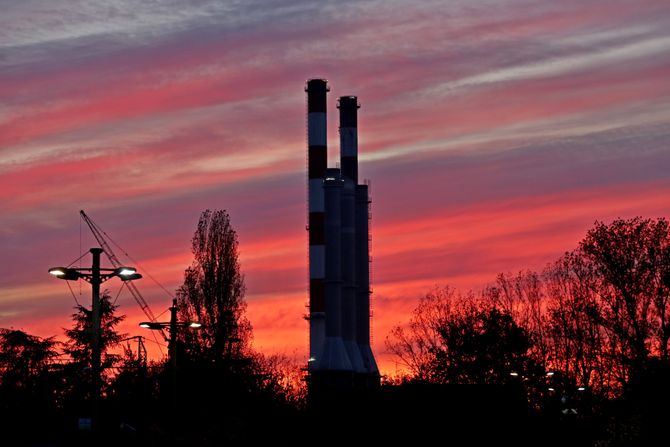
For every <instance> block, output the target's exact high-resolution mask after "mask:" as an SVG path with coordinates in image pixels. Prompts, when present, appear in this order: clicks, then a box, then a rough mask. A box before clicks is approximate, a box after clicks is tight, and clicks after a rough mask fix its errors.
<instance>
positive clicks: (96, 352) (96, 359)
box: [90, 248, 102, 432]
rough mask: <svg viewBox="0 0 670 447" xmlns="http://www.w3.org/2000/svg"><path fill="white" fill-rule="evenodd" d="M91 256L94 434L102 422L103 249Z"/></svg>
mask: <svg viewBox="0 0 670 447" xmlns="http://www.w3.org/2000/svg"><path fill="white" fill-rule="evenodd" d="M90 251H91V255H92V256H93V264H92V266H91V278H90V281H91V289H92V291H93V294H92V295H93V302H92V304H91V313H92V320H93V324H92V328H91V330H92V331H93V334H92V335H93V337H92V343H91V344H92V349H91V350H92V358H91V369H92V371H93V390H92V394H91V425H92V428H93V431H94V432H97V431H98V430H99V428H100V427H98V425H99V423H100V421H99V416H100V388H101V386H100V384H101V378H100V372H101V371H100V369H101V368H100V366H101V365H100V363H101V362H100V331H101V324H100V284H101V283H102V279H101V277H100V253H102V248H91V250H90Z"/></svg>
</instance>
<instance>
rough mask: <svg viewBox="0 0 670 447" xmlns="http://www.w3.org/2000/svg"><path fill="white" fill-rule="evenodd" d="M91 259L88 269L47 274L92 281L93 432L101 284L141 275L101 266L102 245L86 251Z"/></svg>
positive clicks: (99, 369)
mask: <svg viewBox="0 0 670 447" xmlns="http://www.w3.org/2000/svg"><path fill="white" fill-rule="evenodd" d="M89 251H90V252H91V255H92V258H93V262H92V264H91V268H70V267H53V268H50V269H49V273H50V274H51V275H53V276H55V277H57V278H60V279H63V280H65V281H76V280H79V279H83V280H84V281H86V282H88V283H90V284H91V291H92V303H91V373H92V375H93V377H92V378H91V421H90V423H91V426H90V428H91V429H92V430H93V432H97V431H98V430H99V429H100V427H99V424H100V420H99V417H100V389H101V388H102V386H101V383H102V379H101V377H100V374H101V372H102V367H101V361H100V357H101V348H102V346H101V340H100V338H101V331H102V329H101V314H100V313H101V312H100V284H102V283H103V282H105V281H107V280H108V279H110V278H112V277H114V276H117V277H119V278H121V280H122V281H132V280H134V279H140V278H142V275H140V274H139V273H137V270H136V269H134V268H133V267H117V268H114V269H109V268H100V254H101V253H102V252H103V249H102V248H99V247H94V248H91V249H90V250H89Z"/></svg>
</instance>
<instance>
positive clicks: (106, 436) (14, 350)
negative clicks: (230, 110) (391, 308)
mask: <svg viewBox="0 0 670 447" xmlns="http://www.w3.org/2000/svg"><path fill="white" fill-rule="evenodd" d="M192 252H193V263H192V265H191V266H190V267H188V268H187V269H186V271H185V275H184V282H183V285H182V286H181V287H180V288H179V290H178V291H177V294H176V298H177V309H178V318H179V320H180V321H184V322H186V321H198V322H201V323H202V324H203V326H202V328H201V329H199V330H197V329H188V328H186V327H180V329H179V331H178V333H177V336H176V339H175V342H176V344H175V350H174V352H173V354H175V353H176V357H174V358H172V359H171V360H172V362H170V361H168V360H165V361H160V362H147V361H146V358H145V357H142V356H141V355H138V353H137V352H134V351H133V350H132V349H131V347H130V346H128V347H127V348H126V349H125V352H124V354H121V355H119V354H116V355H115V354H112V353H111V352H112V348H114V347H117V348H118V346H120V345H122V341H123V340H124V339H125V338H126V335H125V334H120V333H118V331H117V329H116V328H117V325H118V324H119V322H120V321H121V320H122V319H123V318H124V317H123V316H117V315H116V310H117V307H116V306H115V304H114V302H113V300H112V299H111V297H110V295H109V294H108V293H104V294H103V296H102V299H101V311H102V312H101V314H102V326H103V332H102V338H101V345H102V347H103V352H104V355H103V366H104V369H103V371H104V374H103V396H102V399H101V407H100V427H99V430H98V432H97V433H91V432H89V431H87V430H86V428H87V427H86V426H85V421H86V416H87V415H89V414H90V401H91V395H90V393H91V390H92V389H93V388H92V387H91V381H92V372H91V367H90V366H91V348H90V346H91V337H92V334H93V331H92V324H91V316H90V310H89V309H88V308H86V307H85V306H77V307H76V308H75V313H74V314H73V316H72V317H73V324H72V327H71V328H69V329H66V330H65V336H66V339H67V340H66V341H65V342H63V343H59V342H57V341H56V340H55V338H53V337H51V338H41V337H36V336H32V335H29V334H26V333H25V332H22V331H20V330H13V329H1V330H0V428H1V433H2V434H1V436H2V441H3V442H2V445H84V444H90V443H92V442H94V443H95V444H96V445H118V444H120V443H123V444H126V445H197V446H210V445H223V444H227V445H248V444H252V445H255V444H257V443H272V444H273V445H303V444H314V443H319V442H321V443H326V444H328V443H336V442H338V443H350V444H358V443H367V442H373V443H375V444H378V443H389V444H392V445H397V444H399V443H408V444H412V445H419V444H422V443H429V442H430V443H450V444H456V445H461V444H468V445H480V444H490V443H492V442H495V443H505V442H507V443H509V442H513V443H515V444H516V445H563V444H568V445H598V446H624V445H652V444H653V441H654V440H655V439H657V437H658V436H662V435H663V436H664V425H663V421H664V420H666V419H667V417H668V410H667V408H666V407H667V405H666V402H668V398H670V386H669V384H668V377H670V376H669V375H668V373H670V367H669V366H668V355H669V354H668V340H669V338H670V308H668V306H669V305H670V233H669V228H668V223H667V221H666V220H665V219H656V220H651V219H642V218H635V219H629V220H622V219H618V220H615V221H614V222H612V223H610V224H604V223H601V222H597V223H596V224H595V225H594V227H593V228H591V229H590V230H589V231H588V232H587V234H586V236H585V237H584V239H583V240H582V241H581V242H580V243H579V245H578V247H577V248H576V249H575V250H573V251H571V252H568V253H565V255H563V256H562V257H561V258H560V259H558V260H557V261H556V262H554V263H552V264H550V265H548V266H547V267H546V268H545V269H544V270H543V271H541V272H532V271H525V272H521V273H519V274H515V275H512V274H501V275H499V276H498V278H497V280H496V281H495V283H494V284H493V285H491V286H489V287H487V288H486V289H484V290H483V291H481V292H478V293H474V292H467V293H463V292H459V291H457V290H456V289H454V288H452V287H448V286H445V287H440V288H436V289H434V290H432V291H430V292H429V293H427V294H426V295H425V296H424V297H423V298H421V300H420V302H419V304H418V306H417V308H416V309H415V310H414V312H413V314H412V315H411V317H410V319H409V321H408V322H407V323H404V324H400V325H398V326H397V327H395V328H394V329H393V330H392V331H391V333H390V334H389V335H388V337H387V339H386V345H387V348H388V350H389V351H390V352H391V353H393V354H395V355H396V356H397V358H398V361H399V362H400V363H402V364H403V365H404V368H405V373H404V374H401V375H398V376H393V377H386V378H385V380H384V382H383V385H382V387H381V388H380V389H371V390H370V389H368V390H353V389H349V390H331V391H333V392H331V393H319V394H318V395H320V396H325V397H323V398H322V400H321V401H315V400H314V399H313V398H308V395H307V389H308V385H309V383H308V381H306V380H305V379H306V377H305V372H304V370H303V369H302V366H304V365H296V364H294V363H293V362H291V361H289V360H288V359H286V358H283V357H281V356H274V357H265V356H263V355H261V354H259V353H257V352H254V351H253V350H252V348H251V337H252V328H251V325H250V323H249V321H248V320H247V319H246V317H245V302H244V278H243V275H242V272H241V271H240V266H239V262H238V241H237V235H236V233H235V230H234V229H233V227H232V226H231V223H230V217H229V216H228V214H227V213H226V212H225V211H221V210H215V211H209V210H207V211H205V212H203V213H202V215H201V216H200V219H199V222H198V226H197V229H196V231H195V234H194V236H193V239H192ZM117 351H118V350H117ZM175 365H176V369H175ZM314 395H317V394H316V393H315V394H314ZM82 421H83V422H84V423H83V426H82Z"/></svg>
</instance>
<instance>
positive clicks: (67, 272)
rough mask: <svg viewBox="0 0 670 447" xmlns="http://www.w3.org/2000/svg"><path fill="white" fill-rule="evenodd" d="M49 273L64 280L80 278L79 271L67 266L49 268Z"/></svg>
mask: <svg viewBox="0 0 670 447" xmlns="http://www.w3.org/2000/svg"><path fill="white" fill-rule="evenodd" d="M49 273H50V274H52V275H54V276H55V277H56V278H59V279H64V280H66V281H75V280H77V279H79V278H80V275H79V272H77V271H76V270H73V269H69V268H67V267H53V268H50V269H49Z"/></svg>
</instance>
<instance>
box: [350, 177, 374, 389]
mask: <svg viewBox="0 0 670 447" xmlns="http://www.w3.org/2000/svg"><path fill="white" fill-rule="evenodd" d="M369 205H370V197H369V195H368V185H357V186H356V286H357V287H356V306H355V307H356V341H357V342H358V348H359V350H360V353H361V358H362V360H363V366H364V367H365V369H366V371H367V372H368V373H369V374H371V375H372V376H375V377H378V376H379V368H378V367H377V363H376V362H375V357H374V355H373V354H372V349H371V348H370V246H369V235H370V228H369ZM377 380H378V379H377Z"/></svg>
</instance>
